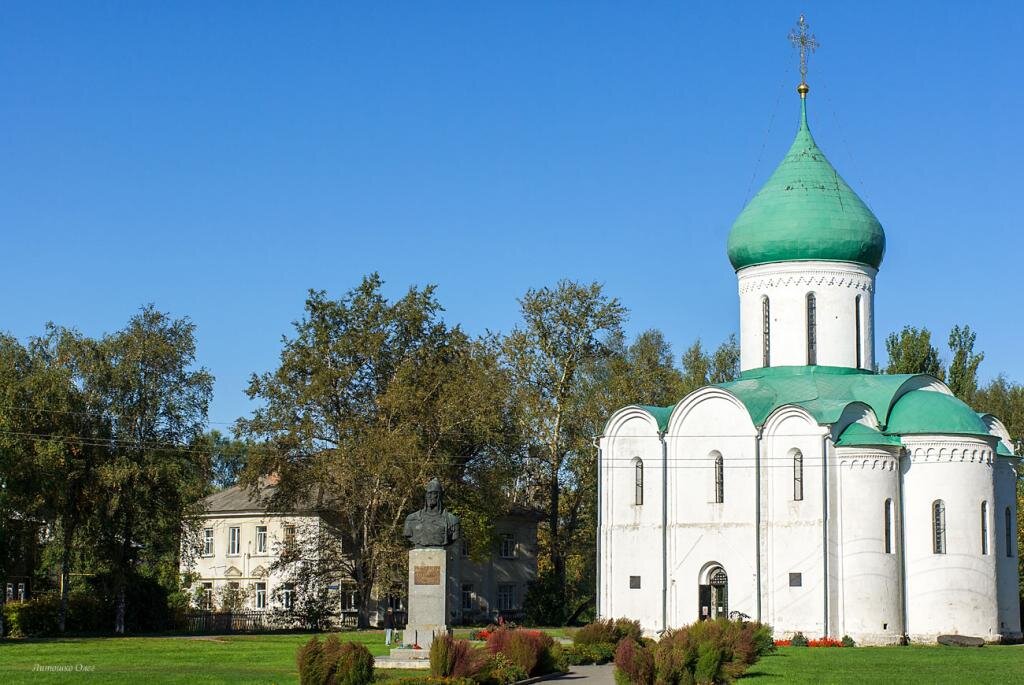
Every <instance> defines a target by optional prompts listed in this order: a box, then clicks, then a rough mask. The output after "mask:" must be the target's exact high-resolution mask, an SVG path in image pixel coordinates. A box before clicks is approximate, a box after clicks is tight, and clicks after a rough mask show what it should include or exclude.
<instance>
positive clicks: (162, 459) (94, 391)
mask: <svg viewBox="0 0 1024 685" xmlns="http://www.w3.org/2000/svg"><path fill="white" fill-rule="evenodd" d="M68 347H69V349H72V348H73V351H72V352H71V354H73V355H74V358H75V363H76V364H77V370H78V375H79V377H80V378H81V381H80V382H81V386H82V389H83V390H84V392H85V394H86V401H87V403H88V405H89V407H90V410H91V411H92V412H93V413H95V414H99V415H102V416H103V417H104V418H105V420H106V421H107V423H108V425H109V429H110V440H109V442H108V443H107V445H108V448H107V450H106V452H105V458H104V460H103V462H102V463H100V464H99V465H98V468H97V476H98V483H99V486H100V488H102V490H103V492H104V495H105V497H104V500H103V502H102V503H101V506H100V507H99V508H98V511H97V512H96V513H97V515H96V517H95V530H94V533H95V536H96V541H97V543H98V545H97V547H98V549H99V550H100V554H101V556H102V558H103V559H104V560H105V562H106V564H107V566H108V569H109V572H110V574H111V577H112V587H111V593H112V595H113V602H114V610H115V618H114V632H115V633H118V634H121V633H124V632H125V630H126V628H127V626H126V608H127V607H126V605H127V589H128V588H127V586H128V583H129V582H131V581H132V578H133V577H135V576H136V575H137V574H138V572H139V565H140V563H141V562H148V563H150V564H154V563H160V564H162V565H164V566H169V567H171V566H173V567H174V568H173V573H175V574H176V573H177V568H176V561H177V559H178V554H179V550H180V549H181V536H182V522H183V521H186V522H194V521H195V514H197V513H198V506H199V504H198V503H199V501H200V499H201V497H202V495H203V494H204V493H205V492H206V489H207V483H208V482H209V462H208V458H207V457H206V455H205V454H204V453H203V452H202V451H201V450H195V449H190V448H189V446H190V445H192V444H194V443H195V442H196V441H197V440H198V439H199V438H200V436H201V435H202V431H203V427H204V424H205V423H206V417H207V409H208V406H209V402H210V398H211V395H212V391H213V390H212V388H213V377H212V376H211V375H210V373H209V372H207V371H206V370H205V369H203V368H195V357H196V343H195V326H194V324H192V322H191V321H189V320H188V319H184V318H183V319H172V318H171V317H170V316H169V315H167V314H165V313H163V312H160V311H158V310H157V309H155V308H154V307H153V306H152V305H148V306H146V307H143V308H142V309H141V311H140V312H139V313H138V314H136V315H135V316H133V317H132V318H131V319H130V320H129V322H128V325H127V326H126V327H125V328H123V329H122V330H120V331H117V332H116V333H113V334H109V335H105V336H103V337H102V338H101V339H99V340H91V339H87V338H79V339H78V340H76V341H75V342H74V344H73V345H72V344H71V343H70V342H69V343H68Z"/></svg>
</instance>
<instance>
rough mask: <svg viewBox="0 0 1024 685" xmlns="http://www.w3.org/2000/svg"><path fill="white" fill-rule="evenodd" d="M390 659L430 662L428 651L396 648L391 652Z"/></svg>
mask: <svg viewBox="0 0 1024 685" xmlns="http://www.w3.org/2000/svg"><path fill="white" fill-rule="evenodd" d="M390 658H392V659H405V660H416V661H426V662H428V663H429V662H430V650H429V649H412V648H409V647H396V648H395V649H392V650H391V657H390Z"/></svg>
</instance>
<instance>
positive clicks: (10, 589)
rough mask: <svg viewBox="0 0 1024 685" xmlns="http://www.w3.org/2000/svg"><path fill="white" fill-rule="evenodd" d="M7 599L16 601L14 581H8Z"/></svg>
mask: <svg viewBox="0 0 1024 685" xmlns="http://www.w3.org/2000/svg"><path fill="white" fill-rule="evenodd" d="M7 601H8V602H13V601H14V583H7Z"/></svg>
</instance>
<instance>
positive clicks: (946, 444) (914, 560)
mask: <svg viewBox="0 0 1024 685" xmlns="http://www.w3.org/2000/svg"><path fill="white" fill-rule="evenodd" d="M994 442H995V441H994V439H993V440H986V439H984V438H977V437H969V436H943V435H917V436H904V437H903V445H904V447H905V448H906V454H905V456H904V457H903V459H902V463H901V470H902V472H903V529H904V554H905V556H906V578H907V580H906V582H907V590H906V591H907V597H906V606H907V626H906V631H907V633H908V634H909V636H910V638H911V639H912V640H914V641H921V642H934V640H935V638H936V637H937V636H938V635H941V634H946V633H953V634H961V635H973V636H977V637H981V638H984V639H986V640H996V639H998V637H999V622H998V618H997V615H998V610H997V605H996V555H995V554H994V551H995V550H993V549H992V547H991V545H990V547H989V553H988V554H982V541H981V530H982V527H981V503H982V502H983V501H987V502H989V505H990V507H991V506H992V505H993V501H994V489H993V473H992V460H993V445H994ZM936 500H942V501H943V502H944V504H945V510H946V553H945V554H936V553H935V552H934V549H933V540H934V537H933V527H932V505H933V502H935V501H936ZM990 518H991V517H990ZM989 530H990V531H991V530H992V525H991V522H990V524H989ZM990 535H991V533H990Z"/></svg>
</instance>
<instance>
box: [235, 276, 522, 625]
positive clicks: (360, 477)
mask: <svg viewBox="0 0 1024 685" xmlns="http://www.w3.org/2000/svg"><path fill="white" fill-rule="evenodd" d="M382 286H383V283H382V281H381V279H380V276H379V275H377V274H372V275H370V276H368V277H366V278H364V279H363V282H362V283H361V284H360V285H359V286H358V287H357V288H355V289H354V290H352V291H350V292H348V293H346V294H345V295H344V296H343V297H341V298H340V299H337V300H334V299H331V298H329V297H328V296H327V294H326V293H325V292H323V291H316V290H312V291H310V292H309V295H308V297H307V299H306V304H305V315H304V316H303V318H302V319H301V320H299V321H297V322H296V323H295V330H294V334H293V335H292V336H291V337H288V338H285V339H284V342H283V349H282V351H281V355H280V363H279V366H278V367H277V368H276V369H274V370H272V371H269V372H267V373H263V374H260V375H253V376H252V378H251V380H250V382H249V388H248V394H249V397H250V398H252V399H259V400H261V403H262V406H261V408H260V409H257V410H256V411H255V412H254V413H253V415H252V416H251V417H249V418H242V419H239V420H238V422H237V424H236V433H237V434H238V435H239V436H241V437H242V438H245V439H249V440H251V441H254V442H259V443H261V449H260V450H254V451H253V452H252V453H251V454H250V455H249V463H248V465H247V467H246V470H245V472H244V474H243V483H245V484H246V485H248V486H250V487H252V488H258V487H259V485H260V483H261V479H262V478H265V477H266V476H269V475H272V474H276V475H277V476H279V477H280V485H279V487H278V488H277V489H276V493H275V496H274V501H275V503H276V505H277V506H279V507H281V508H284V509H287V508H291V507H294V506H296V505H298V504H302V503H306V504H307V505H309V504H312V505H314V506H315V507H316V508H318V509H319V510H320V511H321V512H323V513H324V515H325V517H326V518H327V519H328V520H329V521H330V522H331V523H332V525H334V526H336V528H337V530H338V531H339V533H340V535H342V536H344V541H343V545H342V547H343V549H344V550H345V554H344V555H334V557H335V558H336V559H337V560H338V561H337V564H335V565H328V564H318V570H316V575H317V576H318V577H320V578H321V580H322V579H323V576H324V574H333V578H332V580H335V579H347V580H348V581H350V582H352V583H354V585H355V588H356V593H357V598H358V602H359V612H360V623H361V624H362V625H366V623H367V615H368V614H367V609H368V602H369V599H370V597H371V593H372V592H373V591H374V590H382V591H384V592H387V591H390V590H392V589H393V587H394V585H395V584H396V583H397V582H398V581H400V580H401V579H402V578H403V577H404V573H405V569H404V566H403V564H404V560H405V555H404V550H405V542H404V540H402V538H401V530H402V524H403V522H404V519H405V516H406V515H407V514H409V513H410V511H411V510H412V509H415V508H419V507H420V506H422V496H423V487H424V485H425V484H426V483H427V481H428V480H429V479H430V478H431V477H433V476H439V477H441V478H442V479H443V480H444V481H445V482H446V484H447V485H448V486H449V492H450V493H451V494H452V498H449V499H448V503H449V505H450V506H453V508H456V509H457V510H458V511H459V512H460V513H462V512H463V511H464V509H463V508H461V507H458V502H457V500H458V497H459V495H460V494H463V495H465V494H466V493H467V492H472V491H473V490H475V489H476V487H475V486H476V485H481V486H482V489H485V486H486V483H487V478H486V477H485V476H480V477H479V478H478V476H479V474H481V473H484V474H486V472H487V471H488V469H489V468H491V464H493V463H500V462H501V461H502V455H501V454H500V452H501V449H502V447H501V446H502V445H504V444H505V442H506V441H507V440H508V439H509V437H508V436H509V434H510V433H512V429H513V428H514V424H513V423H512V419H511V415H510V413H509V408H508V397H509V392H508V382H507V380H506V378H505V375H506V374H505V371H504V370H503V369H502V368H501V367H500V365H499V364H498V363H497V360H496V358H495V351H494V349H493V343H490V342H488V341H487V340H478V341H474V340H471V339H470V338H469V337H468V336H466V335H465V334H464V333H463V332H462V331H461V330H460V329H459V328H457V327H449V326H448V325H446V324H445V323H444V321H443V320H442V319H441V311H442V309H441V305H440V304H439V303H438V301H437V299H436V297H435V294H434V287H433V286H428V287H426V288H423V289H418V288H410V289H409V291H408V292H407V293H406V294H405V296H403V297H401V298H399V299H397V300H395V301H393V302H392V301H388V299H387V298H386V297H385V296H384V295H383V294H382V292H381V290H382ZM452 499H455V500H456V502H455V503H454V504H453V502H452ZM501 506H502V502H501V501H500V500H492V501H491V502H490V506H489V507H488V508H485V509H484V511H485V512H486V511H490V512H494V513H500V511H501ZM470 518H471V517H470ZM472 525H473V524H472V523H470V527H472ZM324 551H329V550H324ZM296 563H298V564H301V563H302V560H301V559H297V560H296ZM309 571H310V567H309V566H308V565H307V566H305V567H302V566H300V567H297V568H293V569H292V570H291V572H294V573H296V575H297V577H302V578H304V579H305V580H306V581H308V580H309Z"/></svg>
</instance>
